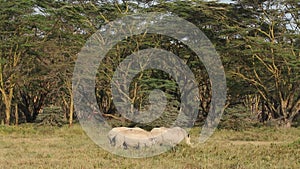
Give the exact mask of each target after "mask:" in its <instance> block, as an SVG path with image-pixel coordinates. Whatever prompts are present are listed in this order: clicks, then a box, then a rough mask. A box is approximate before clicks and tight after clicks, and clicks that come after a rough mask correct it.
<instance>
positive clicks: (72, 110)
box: [69, 92, 74, 126]
mask: <svg viewBox="0 0 300 169" xmlns="http://www.w3.org/2000/svg"><path fill="white" fill-rule="evenodd" d="M73 115H74V100H73V93H72V92H71V93H70V111H69V126H72V124H73Z"/></svg>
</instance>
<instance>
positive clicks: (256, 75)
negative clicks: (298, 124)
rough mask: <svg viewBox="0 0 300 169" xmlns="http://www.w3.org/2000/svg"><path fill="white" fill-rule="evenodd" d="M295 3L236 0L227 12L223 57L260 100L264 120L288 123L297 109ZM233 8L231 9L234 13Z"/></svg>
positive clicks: (298, 53)
mask: <svg viewBox="0 0 300 169" xmlns="http://www.w3.org/2000/svg"><path fill="white" fill-rule="evenodd" d="M295 9H299V4H297V3H291V2H290V1H269V0H266V1H255V2H253V1H246V0H245V1H238V2H237V5H235V7H234V8H233V10H232V13H231V14H229V15H227V16H226V17H227V19H228V21H229V22H228V23H226V25H227V27H228V28H229V29H231V30H232V33H231V36H228V41H230V42H229V43H228V46H227V47H228V51H227V52H228V53H227V54H228V55H231V56H234V57H235V58H233V59H234V60H236V61H238V62H239V63H240V64H239V65H237V66H236V67H235V70H233V71H232V72H231V73H232V75H234V76H236V77H237V79H242V80H243V81H244V82H246V83H247V84H248V85H247V86H248V87H249V88H252V89H253V90H251V93H254V94H257V95H259V96H260V98H261V103H260V104H261V105H262V109H261V113H262V115H263V116H262V117H263V118H265V119H263V120H270V119H279V121H280V123H281V124H282V125H283V126H286V127H290V126H291V122H292V120H293V119H294V117H295V116H296V115H297V114H298V113H299V111H300V95H299V93H300V88H299V84H300V78H299V72H300V71H299V56H300V51H299V48H297V47H296V46H298V45H299V38H298V36H297V35H299V18H298V16H299V15H298V14H297V13H298V12H297V11H296V10H295ZM233 12H234V13H233Z"/></svg>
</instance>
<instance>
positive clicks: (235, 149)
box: [0, 124, 300, 169]
mask: <svg viewBox="0 0 300 169" xmlns="http://www.w3.org/2000/svg"><path fill="white" fill-rule="evenodd" d="M199 133H200V128H199V127H195V128H193V129H192V130H191V132H190V134H191V137H192V142H196V141H197V139H198V138H199ZM0 168H1V169H2V168H3V169H10V168H22V169H23V168H24V169H26V168H30V169H31V168H49V169H50V168H51V169H52V168H59V169H61V168H78V169H90V168H100V169H115V168H116V169H143V168H145V169H148V168H149V169H177V168H178V169H185V168H186V169H202V168H203V169H206V168H217V169H218V168H220V169H221V168H222V169H223V168H224V169H227V168H228V169H256V168H257V169H269V168H278V169H297V168H300V128H290V129H284V128H267V127H260V128H251V129H247V130H243V131H233V130H220V129H219V130H216V131H215V133H214V134H213V135H212V137H210V138H209V140H208V141H207V142H205V143H203V144H199V145H197V146H196V147H194V148H191V147H189V146H187V145H185V144H183V143H182V144H180V145H178V146H177V147H176V149H175V150H171V151H168V152H166V153H163V154H161V155H158V156H154V157H149V158H141V159H134V158H125V157H121V156H117V155H114V154H111V153H109V152H107V151H105V150H103V149H102V148H101V147H99V146H97V145H96V144H95V143H94V142H93V141H92V140H91V139H90V138H89V137H88V136H87V135H86V134H85V132H84V131H83V130H82V128H81V126H80V125H79V124H75V125H74V126H72V127H68V126H63V127H61V128H58V127H41V126H39V127H38V126H36V125H34V124H24V125H19V126H0Z"/></svg>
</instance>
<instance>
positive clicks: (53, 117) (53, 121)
mask: <svg viewBox="0 0 300 169" xmlns="http://www.w3.org/2000/svg"><path fill="white" fill-rule="evenodd" d="M36 122H37V123H38V124H39V125H49V126H58V127H61V126H62V125H63V124H64V123H65V122H66V121H65V120H64V113H63V111H62V108H61V107H57V106H50V107H45V108H44V109H43V112H42V113H40V114H39V115H38V116H37V118H36Z"/></svg>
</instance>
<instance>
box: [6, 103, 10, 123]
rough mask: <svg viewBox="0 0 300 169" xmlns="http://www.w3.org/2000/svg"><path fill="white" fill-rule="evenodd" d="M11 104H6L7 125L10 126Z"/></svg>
mask: <svg viewBox="0 0 300 169" xmlns="http://www.w3.org/2000/svg"><path fill="white" fill-rule="evenodd" d="M10 108H11V106H10V104H8V105H7V104H5V124H6V125H9V123H10Z"/></svg>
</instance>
